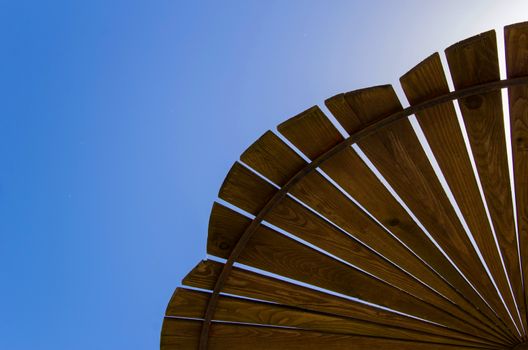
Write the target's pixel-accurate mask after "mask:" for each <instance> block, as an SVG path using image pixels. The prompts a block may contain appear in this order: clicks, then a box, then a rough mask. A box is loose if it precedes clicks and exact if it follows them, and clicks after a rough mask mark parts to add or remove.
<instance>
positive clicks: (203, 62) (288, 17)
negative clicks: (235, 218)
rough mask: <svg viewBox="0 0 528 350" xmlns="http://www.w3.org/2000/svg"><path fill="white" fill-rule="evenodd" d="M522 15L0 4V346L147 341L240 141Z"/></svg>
mask: <svg viewBox="0 0 528 350" xmlns="http://www.w3.org/2000/svg"><path fill="white" fill-rule="evenodd" d="M506 3H507V6H506ZM525 20H528V2H526V1H508V2H504V1H483V0H480V1H460V0H459V1H424V0H422V1H398V2H397V1H269V0H268V1H237V2H235V1H209V2H204V1H187V2H184V1H174V0H173V1H168V0H159V1H133V0H126V1H109V0H105V1H84V2H81V1H62V2H61V1H24V0H13V1H3V0H0V29H1V30H0V45H1V55H0V60H1V63H2V64H1V65H0V93H1V96H2V99H1V104H0V161H1V163H0V277H1V280H0V283H1V288H0V348H1V349H10V350H18V349H78V350H83V349H90V350H93V349H98V350H99V349H127V350H131V349H156V348H158V347H159V333H160V328H161V322H162V318H163V313H164V311H165V307H166V304H167V302H168V301H169V298H170V296H171V294H172V292H173V290H174V288H175V287H177V286H178V285H179V283H180V280H181V279H182V278H183V277H184V276H185V274H186V273H187V272H188V271H189V270H190V269H191V268H192V267H193V266H194V265H196V263H197V262H198V261H199V260H201V259H203V258H205V257H206V254H205V243H206V233H207V222H208V217H209V211H210V208H211V205H212V203H213V201H214V200H215V198H216V195H217V191H218V188H219V187H220V184H221V183H222V181H223V178H224V176H225V174H226V173H227V171H228V170H229V168H230V167H231V165H232V164H233V162H234V161H235V160H236V159H237V158H238V156H239V155H240V153H241V152H242V151H243V150H244V149H245V148H246V147H247V146H249V145H250V144H251V143H252V142H253V141H254V140H255V139H256V138H258V137H259V136H260V135H261V134H262V133H264V132H265V131H266V130H268V129H274V128H275V126H276V125H277V124H278V123H280V122H281V121H283V120H285V119H287V118H289V117H291V116H293V115H295V114H297V113H299V112H301V111H303V110H304V109H306V108H308V107H311V106H312V105H314V104H321V103H322V101H323V100H324V99H325V98H327V97H329V96H332V95H334V94H336V93H338V92H343V91H348V90H354V89H357V88H362V87H367V86H372V85H378V84H385V83H396V82H397V80H398V77H399V76H400V75H402V74H404V73H405V72H406V71H407V70H409V69H410V68H412V67H413V66H414V65H415V64H416V63H418V62H419V61H421V60H422V59H424V58H425V57H427V56H429V55H430V54H431V53H433V52H434V51H440V52H442V51H443V50H444V49H445V48H446V47H447V46H449V45H450V44H453V43H455V42H456V41H459V40H462V39H464V38H466V37H469V36H472V35H474V34H478V33H479V32H482V31H485V30H488V29H497V30H498V37H499V41H500V40H501V38H502V26H503V25H505V24H510V23H514V22H520V21H525Z"/></svg>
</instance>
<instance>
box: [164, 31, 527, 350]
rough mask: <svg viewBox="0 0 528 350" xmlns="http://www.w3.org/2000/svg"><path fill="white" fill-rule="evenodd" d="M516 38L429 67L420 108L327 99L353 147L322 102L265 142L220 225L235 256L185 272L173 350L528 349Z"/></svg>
mask: <svg viewBox="0 0 528 350" xmlns="http://www.w3.org/2000/svg"><path fill="white" fill-rule="evenodd" d="M504 36H505V53H504V52H500V53H499V52H498V50H497V42H496V35H495V32H494V31H490V32H486V33H483V34H480V35H478V36H475V37H472V38H469V39H467V40H464V41H462V42H459V43H457V44H455V45H453V46H451V47H449V48H448V49H446V51H445V54H446V59H447V63H448V67H445V66H443V65H442V62H441V58H440V55H439V54H433V55H432V56H430V57H428V58H427V59H425V60H424V61H423V62H421V63H420V64H418V65H417V66H416V67H414V68H413V69H412V70H410V71H409V72H408V73H406V74H405V75H404V76H403V77H401V79H400V82H401V86H402V88H403V91H404V92H405V95H406V97H407V99H408V101H409V103H410V107H408V108H403V107H402V104H401V103H400V101H399V100H398V98H397V96H396V94H395V92H394V90H393V88H392V87H391V86H390V85H385V86H376V87H371V88H367V89H361V90H356V91H352V92H348V93H344V94H339V95H336V96H334V97H332V98H330V99H328V100H327V101H326V107H327V108H328V110H329V111H330V112H331V113H332V114H333V117H334V118H335V120H336V121H337V122H338V123H339V124H340V125H341V127H342V128H343V129H344V130H345V131H346V132H347V133H348V136H343V133H342V132H340V131H339V129H338V128H336V124H335V123H336V121H331V120H330V119H329V118H328V117H327V116H326V115H325V114H324V113H323V112H322V111H321V109H320V108H318V107H312V108H310V109H309V110H307V111H305V112H303V113H301V114H299V115H297V116H295V117H293V118H291V119H289V120H287V121H285V122H284V123H282V124H280V125H279V126H278V132H277V133H274V132H271V131H268V132H266V133H265V134H264V135H262V137H261V138H259V139H258V140H257V141H256V142H255V143H254V144H252V145H251V146H250V147H249V148H248V149H247V150H246V151H245V152H244V153H243V154H242V156H241V157H240V162H236V163H235V164H234V165H233V167H232V169H231V170H230V171H229V174H228V175H227V177H226V179H225V181H224V183H223V185H222V187H221V189H220V193H219V197H220V198H221V199H222V203H224V204H220V203H215V204H214V206H213V209H212V213H211V219H210V223H209V237H208V242H207V252H208V254H210V255H212V256H216V257H219V258H221V259H219V260H222V261H225V262H218V261H213V260H206V261H202V262H200V263H199V264H198V265H197V266H196V268H194V269H193V270H192V271H191V272H190V273H189V274H188V275H187V276H186V277H185V278H184V280H183V285H185V286H188V287H191V288H178V289H177V290H176V292H175V293H174V295H173V297H172V299H171V300H170V303H169V305H168V307H167V311H166V316H165V319H164V322H163V328H162V334H161V348H162V349H165V350H169V349H215V350H216V349H229V350H239V349H240V350H245V349H303V350H306V349H428V350H431V349H453V348H484V349H511V348H519V349H520V348H523V347H525V345H524V342H525V340H526V334H527V331H528V326H527V323H526V303H527V301H526V296H527V293H526V291H525V287H524V286H525V285H526V282H527V281H526V278H527V277H528V271H526V270H527V266H528V264H527V263H528V245H527V244H528V242H527V240H528V186H527V182H528V23H521V24H515V25H511V26H508V27H506V28H505V30H504ZM499 55H505V56H504V57H505V61H506V76H505V77H503V78H502V79H501V77H500V73H499ZM444 71H449V72H450V76H451V77H450V79H452V82H453V86H454V91H450V89H449V84H448V80H447V77H446V75H445V73H444ZM502 93H505V95H504V96H506V98H507V101H508V103H506V105H505V106H503V103H502V96H501V94H502ZM457 107H458V108H459V110H457ZM503 107H509V109H508V108H503ZM504 110H506V111H509V113H506V114H504V112H503V111H504ZM409 117H412V118H409ZM414 118H415V119H414ZM505 120H506V123H505V122H504V121H505ZM508 123H509V126H510V128H511V135H506V131H505V125H508ZM506 130H507V129H506ZM285 140H287V142H286V141H285ZM510 140H511V144H509V143H510ZM510 146H511V150H512V155H513V173H514V177H513V186H512V184H510V169H509V161H508V149H509V147H510ZM436 165H438V166H436ZM512 188H513V189H514V193H515V196H512ZM512 197H515V199H512ZM515 213H516V215H515ZM224 259H225V260H224ZM523 276H524V279H523Z"/></svg>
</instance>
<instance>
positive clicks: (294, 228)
mask: <svg viewBox="0 0 528 350" xmlns="http://www.w3.org/2000/svg"><path fill="white" fill-rule="evenodd" d="M274 138H277V137H276V136H274ZM274 138H273V137H271V136H268V139H271V140H272V142H269V147H267V146H266V143H267V142H266V141H263V140H265V139H264V138H261V139H260V140H259V141H257V142H256V144H257V145H258V149H259V150H262V149H266V150H267V152H266V155H267V157H266V160H267V161H271V160H273V159H271V158H270V155H271V154H275V155H276V157H275V158H277V157H280V155H285V154H287V151H286V150H284V151H283V148H287V146H286V145H285V144H284V143H282V142H281V141H280V140H278V139H277V140H274ZM277 145H280V146H281V147H278V146H277ZM251 148H252V147H250V149H251ZM272 148H276V149H275V151H276V152H273V151H272ZM253 153H254V154H256V152H253ZM283 158H284V157H283ZM249 163H250V165H252V163H253V162H249ZM261 163H263V162H255V164H256V165H258V164H261ZM260 170H261V171H264V172H266V171H267V169H260ZM312 175H315V176H312ZM227 178H228V180H226V181H225V183H224V190H222V191H221V195H220V196H221V198H223V199H225V200H227V201H228V202H230V203H232V204H234V205H237V206H241V207H242V208H243V209H247V208H246V207H244V205H246V203H247V202H248V201H249V200H250V199H246V197H247V198H257V197H258V196H259V194H261V193H268V192H270V191H272V186H271V185H270V184H268V183H266V182H265V181H264V180H262V179H260V178H259V177H258V176H256V175H255V174H253V173H252V172H251V171H249V170H248V169H246V168H244V167H242V166H241V165H235V166H234V167H233V171H231V172H230V174H229V175H228V177H227ZM299 188H300V189H301V190H302V192H300V191H298V190H296V189H299ZM226 192H227V193H229V194H230V195H229V196H224V194H225V193H226ZM292 192H293V193H294V194H297V195H299V197H300V198H302V199H307V201H308V202H309V203H311V204H313V203H314V201H313V200H312V198H316V202H315V205H317V206H318V210H321V211H323V213H325V214H327V215H330V216H331V217H332V219H335V217H334V216H333V215H334V212H336V211H337V212H341V213H342V215H345V213H348V217H347V218H346V219H348V220H350V221H351V222H353V223H354V225H358V224H359V225H362V226H355V227H352V226H351V225H350V224H348V223H347V226H346V228H348V229H349V231H350V232H351V233H352V234H354V235H355V236H359V237H360V239H361V240H363V241H366V242H367V245H368V244H369V243H370V244H372V246H374V248H375V249H382V250H381V251H380V253H382V254H383V253H385V254H386V255H388V256H389V259H391V258H392V259H394V260H396V261H395V263H400V264H403V266H404V268H405V269H409V270H410V272H411V273H413V272H414V273H417V274H418V277H419V278H420V279H421V280H424V281H425V282H431V284H433V287H437V288H438V289H440V293H444V294H441V295H439V294H437V293H435V291H434V290H431V289H429V288H428V287H426V286H424V285H423V284H421V283H420V282H419V281H418V280H416V279H414V278H412V277H411V276H409V275H408V274H407V273H405V272H403V271H402V270H400V269H398V268H396V266H395V265H394V264H392V263H390V262H389V261H387V260H384V259H383V258H381V257H380V256H378V255H377V254H373V252H372V251H370V250H369V249H367V248H366V247H365V246H363V245H361V244H358V243H357V242H356V241H354V240H353V239H351V238H350V237H349V236H347V235H345V234H344V233H342V232H339V231H338V230H336V229H335V228H333V227H332V226H330V225H329V224H327V223H326V222H325V221H324V220H322V219H320V218H318V217H317V216H316V215H314V214H313V213H311V212H310V211H309V210H307V209H306V208H304V207H303V206H301V205H300V204H298V203H296V202H295V201H293V200H292V199H290V198H284V199H283V200H282V201H281V203H279V204H278V205H277V206H276V207H275V208H274V209H273V210H272V211H271V212H270V213H269V214H268V215H267V217H266V220H267V221H269V222H270V223H272V224H274V225H276V226H278V227H280V228H282V229H284V230H286V231H288V232H290V233H292V234H294V235H296V236H298V237H300V238H302V239H304V240H306V241H307V242H309V243H311V244H314V245H316V246H318V247H320V248H322V249H324V250H325V251H327V252H329V253H331V254H333V255H335V256H337V257H339V258H341V259H343V260H345V261H347V262H349V263H351V264H353V265H354V266H356V267H358V268H360V269H362V270H363V271H367V272H369V273H371V274H373V275H374V276H376V277H378V278H379V279H381V280H383V281H385V282H387V283H389V284H391V285H393V286H396V287H398V288H400V289H402V290H404V291H406V292H407V293H409V294H411V295H413V296H415V297H417V298H419V299H422V300H424V301H426V302H428V303H430V304H432V305H435V306H437V307H440V308H442V309H443V310H445V311H447V312H449V313H451V314H453V315H454V316H456V317H458V318H460V319H463V320H465V321H467V322H469V323H470V324H472V325H474V326H476V327H478V328H481V329H483V330H485V331H486V332H490V333H492V334H496V332H495V331H494V330H493V327H490V326H489V323H490V322H489V321H488V322H487V323H486V321H487V320H486V319H485V318H483V316H482V314H480V313H479V312H478V311H477V310H475V309H474V308H473V307H472V306H471V305H470V304H469V303H468V302H467V301H466V300H465V299H463V298H462V297H460V295H458V294H457V293H456V292H455V291H453V290H452V289H451V288H450V287H449V285H447V284H446V283H445V281H444V280H442V279H440V278H439V277H438V276H436V275H435V274H433V273H432V271H431V270H430V269H428V268H427V267H426V266H425V265H424V264H423V263H422V262H421V261H420V260H419V259H417V258H416V256H415V255H413V254H412V253H410V252H409V251H408V250H406V249H405V248H404V247H403V246H402V245H401V244H400V243H399V242H398V241H397V240H395V239H394V238H393V237H392V236H390V235H388V234H387V233H386V232H385V231H383V230H381V229H380V228H379V226H377V225H372V224H371V223H372V221H370V220H367V219H365V217H366V215H364V214H362V213H360V212H359V211H357V210H356V211H355V212H357V213H358V214H357V215H356V216H353V213H354V211H352V210H350V209H349V208H350V203H351V202H350V201H349V200H348V199H346V198H345V197H344V196H343V195H342V194H340V193H335V192H336V189H335V188H334V187H333V186H331V185H330V184H329V183H328V182H327V181H326V180H325V179H324V178H322V177H321V176H320V175H319V174H317V173H314V174H310V175H308V176H307V177H306V178H305V179H303V180H302V181H301V183H300V186H296V187H294V189H293V190H292ZM332 194H334V195H332ZM328 196H329V197H328ZM319 198H322V199H323V202H321V201H320V200H319ZM326 198H330V199H329V200H326ZM253 206H254V205H253ZM215 208H216V209H219V208H221V207H217V206H216V205H215ZM248 208H249V207H248ZM337 208H341V209H340V210H338V209H337ZM352 209H355V207H354V208H352ZM343 210H345V211H343ZM224 213H227V215H230V212H229V211H223V210H213V214H212V219H211V221H210V227H211V228H212V230H213V232H214V231H215V229H216V227H215V225H218V223H227V224H228V225H229V227H230V230H227V229H223V230H220V232H223V231H228V232H229V234H231V232H237V233H239V234H241V233H242V232H243V230H244V228H245V226H244V225H243V224H242V225H239V224H238V223H237V222H238V219H237V218H236V217H235V218H231V219H230V218H222V217H218V218H217V219H214V215H217V216H219V215H223V214H224ZM254 214H256V213H254ZM343 217H344V216H342V217H338V218H337V220H340V221H339V222H343V221H344V219H343ZM238 218H240V217H238ZM356 227H358V228H359V229H355V228H356ZM358 230H361V231H360V232H359V233H358ZM217 237H218V236H217V235H210V237H209V242H211V241H212V240H214V239H217ZM236 239H237V240H238V239H239V236H237V237H236ZM213 243H214V244H219V243H218V242H213ZM235 243H236V241H233V242H228V241H222V244H223V245H224V246H225V248H226V249H225V250H224V251H223V252H220V251H218V250H215V253H214V254H215V255H217V256H221V257H223V258H227V257H228V256H229V255H228V254H229V252H230V251H231V249H232V248H233V246H232V245H233V244H235ZM208 247H209V248H210V247H211V244H209V243H208ZM218 254H222V255H218ZM446 293H450V295H449V296H450V297H452V298H453V300H450V299H448V300H446V299H444V298H443V296H444V295H445V294H446ZM455 303H456V304H455ZM457 305H461V306H462V307H463V308H467V309H469V310H470V313H469V315H468V314H466V312H465V311H464V310H463V308H461V307H458V306H457ZM486 324H488V326H485V325H486Z"/></svg>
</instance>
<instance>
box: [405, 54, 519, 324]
mask: <svg viewBox="0 0 528 350" xmlns="http://www.w3.org/2000/svg"><path fill="white" fill-rule="evenodd" d="M400 80H401V83H402V86H403V89H404V91H405V94H406V95H407V99H408V100H409V102H410V103H411V105H416V104H419V103H421V102H423V101H425V100H427V99H431V98H434V97H438V96H441V95H444V94H446V93H449V87H448V85H447V80H446V77H445V75H444V71H443V68H442V63H441V61H440V56H439V55H438V54H434V55H432V56H430V57H429V58H427V59H426V60H425V61H423V62H422V63H420V64H419V65H418V66H416V67H415V68H413V69H412V70H411V71H410V72H408V73H407V74H405V75H404V76H403V77H402V78H401V79H400ZM417 119H418V122H419V123H420V126H421V128H422V130H423V131H424V134H425V136H426V138H427V140H428V142H429V145H430V146H431V149H432V151H433V153H434V154H435V157H436V160H437V161H438V163H439V166H440V168H441V169H442V172H443V174H444V177H445V179H446V181H447V183H448V185H449V187H450V189H451V191H452V193H453V195H454V197H455V199H456V201H457V204H458V206H459V208H460V210H461V212H462V214H463V216H464V218H465V220H466V222H467V224H468V227H469V229H470V231H471V232H472V234H473V237H474V238H475V241H476V242H477V245H478V247H479V249H480V251H481V253H482V255H483V257H484V259H485V260H486V263H487V265H488V267H489V268H490V271H491V273H492V275H493V278H494V280H495V282H496V283H497V285H498V286H499V289H500V291H501V294H502V295H503V296H504V295H510V296H511V294H510V286H509V284H508V279H507V277H506V274H505V272H504V268H503V265H502V261H501V256H500V255H499V251H498V250H497V246H496V244H495V239H494V236H493V233H492V231H491V228H490V226H489V223H488V219H487V215H486V211H485V209H484V205H483V203H482V198H481V196H480V192H479V189H478V185H477V181H476V179H475V177H474V174H473V169H472V166H471V161H470V158H469V155H468V153H467V150H466V145H465V142H464V138H463V136H462V131H461V129H460V128H459V125H458V119H457V115H456V112H455V108H454V106H453V103H446V104H442V105H439V106H436V107H433V108H429V109H427V110H424V111H422V112H420V113H418V114H417ZM505 151H506V150H505V149H504V157H505V156H506V153H505ZM504 160H506V159H504ZM504 165H506V164H504ZM487 169H488V170H492V167H487ZM505 170H506V171H507V169H505ZM490 175H492V174H491V173H487V175H486V176H490ZM487 185H488V186H489V185H490V183H489V181H488V183H487ZM485 190H488V191H489V190H491V189H489V188H485ZM506 192H508V193H509V187H508V190H507V191H506ZM492 221H493V224H494V226H495V230H496V232H498V235H497V239H498V241H499V246H500V248H501V253H502V256H503V257H504V261H505V265H506V268H507V271H508V272H509V273H508V276H509V279H510V281H511V283H512V286H513V290H514V293H515V295H516V301H517V305H520V306H523V305H524V291H523V287H522V283H521V282H522V281H521V279H520V278H519V276H520V267H519V255H518V251H517V241H516V239H515V230H514V225H513V215H512V212H511V205H509V206H508V205H506V206H505V208H503V210H495V211H493V213H492ZM511 302H513V301H511ZM523 310H524V307H523ZM510 311H511V312H514V313H515V312H516V310H515V309H513V310H510ZM523 313H524V312H523ZM522 321H523V326H524V327H526V316H524V317H522Z"/></svg>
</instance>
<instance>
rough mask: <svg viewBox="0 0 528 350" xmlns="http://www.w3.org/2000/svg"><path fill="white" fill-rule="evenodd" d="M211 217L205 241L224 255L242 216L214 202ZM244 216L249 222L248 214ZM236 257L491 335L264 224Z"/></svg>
mask: <svg viewBox="0 0 528 350" xmlns="http://www.w3.org/2000/svg"><path fill="white" fill-rule="evenodd" d="M211 217H212V219H211V222H210V226H209V228H210V231H209V236H210V240H211V242H215V243H216V245H215V246H211V245H208V253H209V254H213V255H216V256H219V257H222V258H225V257H227V256H228V255H229V247H232V246H233V245H234V244H235V243H236V241H237V240H238V238H239V236H240V233H241V232H243V230H240V231H239V232H237V231H236V229H234V228H233V223H236V227H237V228H238V227H239V224H240V223H241V222H242V216H241V215H240V214H238V213H236V212H234V211H232V210H231V209H229V208H226V207H223V206H221V205H220V204H217V205H215V207H214V209H213V214H212V216H211ZM246 220H247V225H249V224H250V222H251V220H250V219H246ZM223 248H226V249H223ZM239 262H241V263H243V264H245V265H249V266H253V267H256V268H259V269H261V270H266V271H270V272H272V273H275V274H278V275H281V276H286V277H288V278H292V279H294V280H298V281H302V282H305V283H309V284H312V285H315V286H318V287H321V288H325V289H329V290H332V291H335V292H338V293H342V294H345V295H349V296H352V297H355V298H359V299H362V300H365V301H368V302H371V303H374V304H377V305H381V306H385V307H388V308H391V309H394V310H398V311H400V312H404V313H406V314H410V315H413V316H417V317H420V318H423V319H427V320H430V321H433V322H436V323H439V324H442V325H444V326H446V327H450V328H452V329H459V330H463V331H465V332H468V333H470V334H477V335H479V336H480V337H483V338H486V339H490V340H494V339H495V337H493V336H491V335H489V334H486V333H485V332H483V331H481V330H479V328H478V327H476V326H474V325H471V324H469V323H467V322H466V321H462V320H460V319H459V318H457V317H455V316H453V315H452V314H450V313H448V312H447V311H446V310H445V309H443V308H440V307H438V306H436V305H433V304H429V303H427V302H424V301H422V300H421V299H418V298H415V297H413V296H411V295H410V294H408V293H405V292H403V291H401V290H400V289H397V288H395V287H394V286H391V285H390V284H388V283H385V282H383V281H381V280H378V279H374V278H372V277H371V276H369V275H368V274H366V273H364V272H362V271H360V270H358V269H356V268H354V267H352V266H350V265H346V264H344V263H342V262H340V261H338V260H335V259H332V258H331V257H328V256H326V255H324V254H322V253H320V252H318V251H316V250H314V249H312V248H310V247H308V246H305V245H303V244H301V243H298V242H296V241H294V240H292V239H290V238H288V237H286V236H283V235H281V234H279V233H278V232H276V231H274V230H272V229H270V228H267V227H264V226H261V227H260V228H259V229H258V230H257V233H256V234H255V235H254V237H253V238H252V239H251V240H250V241H249V242H248V244H247V245H246V248H245V250H244V252H243V253H242V254H241V256H240V258H239Z"/></svg>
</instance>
